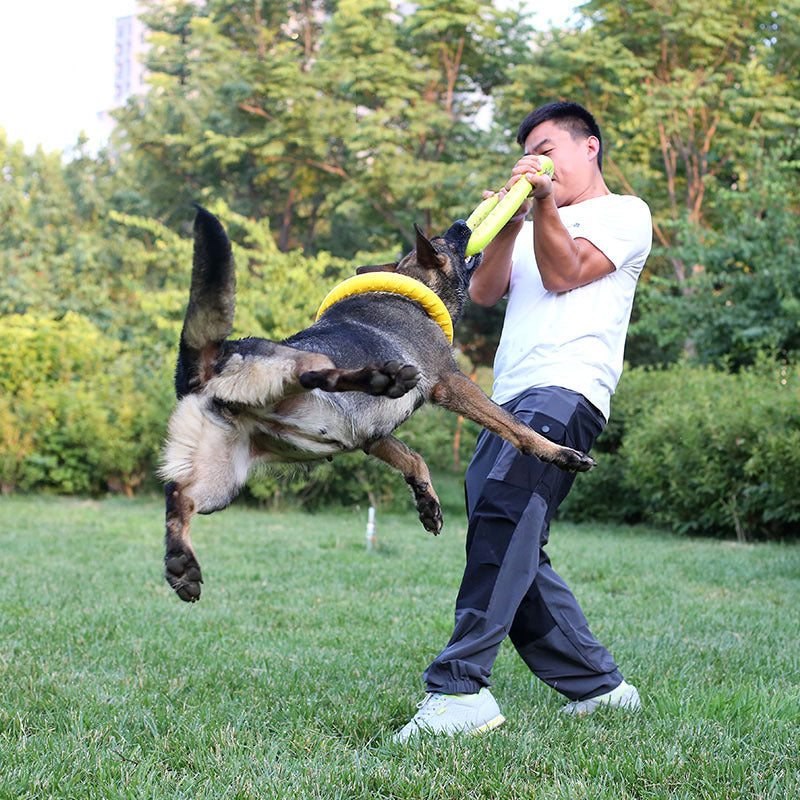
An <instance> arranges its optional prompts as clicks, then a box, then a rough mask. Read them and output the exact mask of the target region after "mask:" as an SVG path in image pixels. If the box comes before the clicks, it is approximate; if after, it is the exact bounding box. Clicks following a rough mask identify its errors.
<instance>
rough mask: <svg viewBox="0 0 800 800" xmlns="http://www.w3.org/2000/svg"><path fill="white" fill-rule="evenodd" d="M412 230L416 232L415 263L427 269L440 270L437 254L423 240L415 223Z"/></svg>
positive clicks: (430, 245) (424, 239)
mask: <svg viewBox="0 0 800 800" xmlns="http://www.w3.org/2000/svg"><path fill="white" fill-rule="evenodd" d="M414 230H415V231H416V232H417V245H416V250H417V263H418V264H419V265H420V266H421V267H427V268H428V269H441V268H442V262H441V259H440V258H439V254H438V253H437V252H436V250H434V249H433V245H432V244H431V243H430V242H429V241H428V240H427V239H426V238H425V234H424V233H423V232H422V228H420V227H419V225H417V223H416V222H415V223H414Z"/></svg>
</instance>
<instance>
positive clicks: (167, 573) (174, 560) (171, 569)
mask: <svg viewBox="0 0 800 800" xmlns="http://www.w3.org/2000/svg"><path fill="white" fill-rule="evenodd" d="M164 577H165V578H166V579H167V583H168V584H169V585H170V586H171V587H172V588H173V589H174V590H175V593H176V594H177V595H178V597H180V599H181V600H184V601H185V602H187V603H196V602H197V601H198V600H199V599H200V584H201V583H202V582H203V576H202V574H201V572H200V565H199V564H198V563H197V559H196V558H195V557H194V556H193V555H192V554H191V553H187V552H173V553H167V555H166V556H165V557H164Z"/></svg>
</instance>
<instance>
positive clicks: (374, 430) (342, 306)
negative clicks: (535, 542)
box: [159, 207, 594, 602]
mask: <svg viewBox="0 0 800 800" xmlns="http://www.w3.org/2000/svg"><path fill="white" fill-rule="evenodd" d="M415 230H416V247H415V248H414V250H412V251H411V252H410V253H408V254H407V255H406V256H404V257H403V258H402V259H401V260H400V261H399V262H397V263H392V264H381V265H375V266H365V267H359V268H358V269H357V270H356V272H357V273H358V274H359V275H367V274H369V273H373V272H387V273H394V274H395V275H398V276H401V278H400V280H401V281H409V279H413V280H411V281H410V283H411V284H413V286H414V287H418V286H419V285H420V284H421V286H419V289H420V291H421V292H422V294H423V295H424V297H423V300H424V301H425V302H420V301H418V299H413V298H412V297H409V296H407V295H405V294H398V293H395V292H392V291H381V290H378V291H366V292H364V293H360V294H354V295H350V296H345V297H344V298H343V299H341V300H339V301H338V302H336V303H334V304H333V305H330V307H328V308H327V310H325V311H324V313H323V314H322V316H321V317H318V319H317V321H316V322H315V323H314V324H312V325H311V326H310V327H308V328H306V329H304V330H302V331H300V332H299V333H296V334H295V335H293V336H291V337H290V338H288V339H286V340H284V341H283V342H273V341H269V340H267V339H259V338H246V339H239V340H230V339H229V338H228V337H229V336H230V334H231V330H232V325H233V314H234V305H235V300H234V298H235V291H236V277H235V269H234V263H233V257H232V252H231V244H230V241H229V239H228V236H227V234H226V233H225V230H224V228H223V227H222V225H221V224H220V222H219V220H217V219H216V217H214V216H213V215H212V214H210V213H209V212H208V211H206V210H205V209H203V208H200V207H198V210H197V215H196V217H195V222H194V256H193V267H192V278H191V289H190V294H189V304H188V307H187V310H186V316H185V319H184V323H183V329H182V332H181V338H180V345H179V351H178V363H177V367H176V370H175V390H176V394H177V405H176V407H175V410H174V412H173V413H172V416H171V418H170V421H169V425H168V431H167V437H166V443H165V447H164V452H163V461H162V466H161V469H160V470H159V474H160V476H161V477H162V479H164V480H165V481H166V482H167V483H166V487H165V493H166V554H165V557H164V563H165V577H166V580H167V582H168V583H169V585H170V586H171V587H172V589H173V590H174V591H175V592H176V593H177V594H178V596H179V597H180V598H181V599H182V600H185V601H187V602H195V601H196V600H197V599H198V598H199V597H200V584H201V583H202V573H201V571H200V566H199V564H198V562H197V558H196V556H195V553H194V551H193V549H192V545H191V542H190V537H189V526H190V520H191V517H192V515H193V514H195V513H200V514H210V513H212V512H214V511H219V510H221V509H223V508H225V507H227V506H228V505H229V504H230V503H231V502H232V501H233V499H234V498H235V497H236V495H237V494H238V493H239V491H240V489H241V488H242V486H243V485H244V483H245V481H246V480H247V477H248V475H249V474H250V472H251V470H252V469H253V467H254V466H255V465H257V464H262V463H269V462H307V461H314V460H318V459H322V458H331V457H333V456H335V455H336V454H338V453H343V452H348V451H352V450H357V449H362V450H364V451H365V452H366V453H368V454H369V455H372V456H375V457H376V458H379V459H381V460H382V461H384V462H386V463H387V464H389V465H390V466H392V467H394V468H395V469H397V470H399V471H400V472H401V473H402V475H403V477H404V478H405V480H406V482H407V483H408V485H409V486H410V487H411V491H412V493H413V495H414V499H415V501H416V506H417V511H418V513H419V518H420V521H421V522H422V525H423V526H424V527H425V528H426V529H427V530H428V531H430V532H432V533H433V534H438V533H439V531H440V530H441V527H442V514H441V508H440V506H439V500H438V497H437V496H436V492H435V491H434V489H433V486H432V484H431V476H430V473H429V472H428V468H427V466H426V464H425V462H424V461H423V459H422V457H421V456H420V455H419V454H418V453H416V452H415V451H413V450H412V449H411V448H409V447H408V446H407V445H405V444H404V443H403V442H402V441H400V440H399V439H397V438H396V437H394V436H393V435H392V431H394V429H395V428H397V427H398V426H399V425H400V424H402V423H403V422H405V421H406V420H407V419H408V417H409V416H411V414H412V413H413V412H414V411H415V410H416V409H417V408H419V407H420V406H421V405H422V404H423V403H425V402H431V403H434V404H436V405H438V406H441V407H443V408H446V409H449V410H450V411H453V412H455V413H457V414H462V415H464V416H465V417H467V418H469V419H471V420H474V421H475V422H477V423H478V424H479V425H482V426H483V427H484V428H486V429H488V430H489V431H491V432H492V433H496V434H498V435H499V436H501V437H503V438H504V439H505V440H507V441H508V442H510V443H511V444H513V445H514V446H515V447H516V448H518V449H519V450H520V451H521V452H522V453H524V454H526V455H531V456H536V457H537V458H539V459H541V460H543V461H547V462H552V463H553V464H556V465H557V466H559V467H561V468H562V469H565V470H570V471H576V472H578V471H580V472H582V471H585V470H588V469H591V467H593V466H594V461H593V460H592V459H591V458H590V457H589V456H588V455H585V454H583V453H581V452H578V451H576V450H573V449H571V448H568V447H562V446H560V445H558V444H555V443H553V442H551V441H549V440H548V439H546V438H544V437H543V436H541V435H539V434H538V433H536V432H535V431H534V430H532V429H531V428H529V427H528V426H527V425H525V424H524V423H522V422H520V421H519V420H517V419H516V417H514V416H513V415H511V414H509V413H508V412H506V411H505V410H503V409H502V408H501V407H500V406H498V405H496V404H495V403H493V402H492V401H491V400H490V399H489V398H488V397H487V396H486V395H485V394H484V393H483V392H482V391H481V389H480V388H479V387H478V386H477V385H476V384H475V383H473V382H472V381H471V380H470V379H469V378H468V377H467V376H466V375H464V374H463V373H462V372H461V371H460V370H459V369H458V366H457V364H456V361H455V359H454V357H453V352H452V347H451V343H450V340H449V338H448V335H447V332H448V331H447V324H445V323H449V320H450V319H451V320H453V321H458V319H459V318H460V316H461V313H462V310H463V307H464V303H465V300H466V297H467V288H468V285H469V280H470V276H471V275H472V272H473V271H474V269H475V268H476V267H477V266H478V264H479V263H480V259H481V254H478V255H475V256H473V257H472V258H470V259H466V258H465V255H464V252H465V249H466V246H467V241H468V240H469V237H470V234H471V231H470V229H469V228H468V227H467V225H466V223H465V222H463V221H462V220H458V221H457V222H455V223H454V224H453V225H452V226H451V227H450V228H449V229H448V230H447V232H446V233H445V234H444V235H443V236H435V237H433V238H432V239H430V240H429V239H427V238H426V237H425V236H424V234H423V232H422V231H421V230H420V229H419V227H417V226H415ZM382 277H383V276H373V278H382ZM373 278H370V279H369V280H372V279H373ZM351 280H353V279H351ZM426 287H427V288H426ZM428 301H430V302H432V303H434V305H436V304H438V306H437V308H439V310H440V311H441V310H442V309H441V308H440V306H444V308H445V309H446V313H444V317H447V316H448V314H449V319H446V320H445V323H443V322H442V319H441V318H437V315H436V314H432V313H431V311H430V309H428V310H426V303H428ZM450 336H452V334H450Z"/></svg>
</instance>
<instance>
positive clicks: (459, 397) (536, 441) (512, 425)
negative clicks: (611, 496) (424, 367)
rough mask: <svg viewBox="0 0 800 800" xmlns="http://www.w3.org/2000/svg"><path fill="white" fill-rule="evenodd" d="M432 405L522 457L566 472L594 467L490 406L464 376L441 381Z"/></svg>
mask: <svg viewBox="0 0 800 800" xmlns="http://www.w3.org/2000/svg"><path fill="white" fill-rule="evenodd" d="M431 402H433V403H435V404H436V405H438V406H442V407H443V408H447V409H449V410H450V411H454V412H456V413H457V414H463V415H464V416H465V417H468V418H469V419H471V420H473V421H474V422H477V423H478V425H482V426H483V427H484V428H486V430H488V431H491V432H492V433H496V434H497V435H498V436H502V437H503V439H505V440H506V441H507V442H510V443H511V444H513V445H514V447H516V448H517V449H518V450H519V451H520V452H522V453H523V454H524V455H534V456H536V457H537V458H539V459H541V460H542V461H548V462H550V463H552V464H555V465H556V466H557V467H561V469H565V470H567V471H568V472H586V471H587V470H590V469H591V468H592V467H593V466H595V461H594V459H593V458H591V457H590V456H587V455H586V454H584V453H581V452H579V451H578V450H573V449H572V448H570V447H563V446H561V445H558V444H554V443H553V442H551V441H550V440H549V439H545V437H544V436H541V435H540V434H538V433H536V431H534V430H533V429H532V428H529V427H528V426H527V425H525V424H524V423H523V422H520V421H519V420H518V419H517V418H516V417H515V416H514V415H513V414H509V413H508V411H505V410H504V409H502V408H501V407H500V406H498V405H497V404H496V403H494V402H492V401H491V400H490V399H489V398H488V397H487V396H486V395H485V394H484V393H483V392H482V391H481V389H480V387H479V386H477V385H476V384H475V383H473V382H472V381H471V380H470V379H469V378H468V377H467V376H466V375H464V374H462V373H461V372H452V373H449V374H448V375H446V376H445V377H443V378H441V379H440V380H439V382H438V383H436V385H435V386H434V387H433V390H432V391H431Z"/></svg>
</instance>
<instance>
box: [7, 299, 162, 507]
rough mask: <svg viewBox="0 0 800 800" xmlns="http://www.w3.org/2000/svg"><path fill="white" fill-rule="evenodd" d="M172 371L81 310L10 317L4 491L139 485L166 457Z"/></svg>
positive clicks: (69, 490)
mask: <svg viewBox="0 0 800 800" xmlns="http://www.w3.org/2000/svg"><path fill="white" fill-rule="evenodd" d="M163 378H164V376H163V374H161V375H154V374H153V372H152V370H151V368H150V367H149V366H148V364H147V362H146V361H145V360H144V359H143V358H142V357H141V355H140V354H137V353H133V352H130V351H126V350H125V349H124V348H123V347H122V345H121V344H120V343H119V342H116V341H114V340H113V339H109V338H108V337H107V336H105V335H103V334H102V333H101V332H100V331H99V330H98V329H97V328H96V327H95V326H94V325H92V323H90V322H89V321H87V320H86V319H84V318H82V317H80V316H79V315H77V314H73V313H68V314H66V315H65V316H64V317H63V319H61V320H53V319H50V318H47V317H39V316H36V315H34V314H24V315H16V314H15V315H8V316H5V317H2V318H0V389H2V401H1V402H0V430H2V432H3V437H2V440H1V441H0V485H2V488H3V491H4V492H8V491H12V490H14V489H21V490H39V489H47V490H51V491H57V492H65V493H88V494H95V493H98V492H102V491H105V490H107V489H108V488H114V489H118V490H122V491H126V492H128V493H130V492H131V491H132V490H133V489H134V488H135V487H137V486H139V485H140V484H142V483H143V482H145V481H146V480H147V478H148V476H149V475H150V473H151V471H152V467H153V464H154V462H155V459H156V454H157V450H158V446H159V442H160V439H161V436H162V432H163V429H164V425H165V421H166V417H167V413H166V404H167V402H168V395H167V394H166V393H165V392H164V391H163V388H162V387H163V385H164V381H163Z"/></svg>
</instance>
